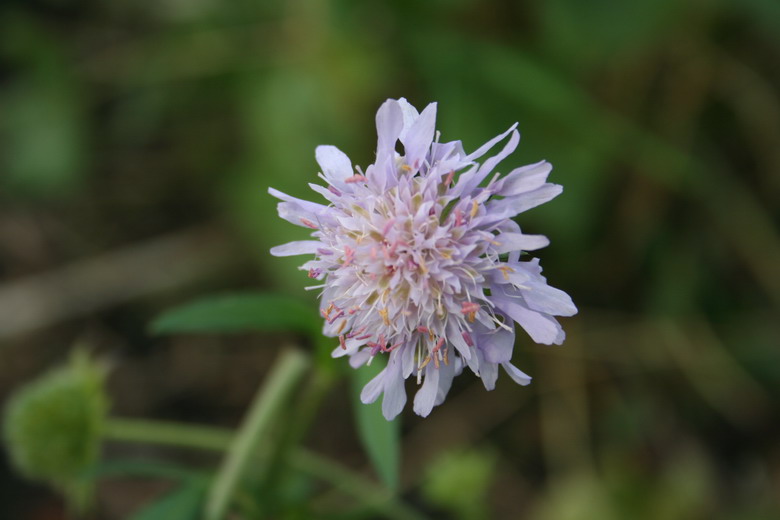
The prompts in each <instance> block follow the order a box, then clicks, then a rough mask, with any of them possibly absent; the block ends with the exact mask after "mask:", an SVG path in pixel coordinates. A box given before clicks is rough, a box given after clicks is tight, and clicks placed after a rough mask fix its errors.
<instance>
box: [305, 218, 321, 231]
mask: <svg viewBox="0 0 780 520" xmlns="http://www.w3.org/2000/svg"><path fill="white" fill-rule="evenodd" d="M301 224H303V225H304V226H306V227H307V228H311V229H319V228H318V227H317V224H315V223H314V222H312V221H311V220H309V219H307V218H303V217H301Z"/></svg>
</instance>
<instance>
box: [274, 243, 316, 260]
mask: <svg viewBox="0 0 780 520" xmlns="http://www.w3.org/2000/svg"><path fill="white" fill-rule="evenodd" d="M322 245H323V244H322V242H318V241H316V240H299V241H297V242H288V243H286V244H282V245H280V246H276V247H272V248H271V254H272V255H273V256H295V255H313V254H314V253H316V252H317V249H318V248H320V247H322Z"/></svg>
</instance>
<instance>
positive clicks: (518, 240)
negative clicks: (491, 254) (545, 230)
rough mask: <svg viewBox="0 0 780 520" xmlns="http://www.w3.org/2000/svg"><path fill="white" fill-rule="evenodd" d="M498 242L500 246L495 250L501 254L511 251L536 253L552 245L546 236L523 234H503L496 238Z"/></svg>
mask: <svg viewBox="0 0 780 520" xmlns="http://www.w3.org/2000/svg"><path fill="white" fill-rule="evenodd" d="M496 242H498V243H499V244H500V245H498V246H495V247H494V248H493V249H494V250H495V251H496V253H499V254H501V253H508V252H510V251H536V250H537V249H541V248H543V247H547V246H548V245H550V241H549V240H548V239H547V237H546V236H544V235H524V234H522V233H501V234H500V235H497V236H496Z"/></svg>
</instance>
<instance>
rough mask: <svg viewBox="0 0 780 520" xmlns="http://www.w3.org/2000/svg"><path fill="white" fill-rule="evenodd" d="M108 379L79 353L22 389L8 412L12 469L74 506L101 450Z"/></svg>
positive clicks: (6, 430)
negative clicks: (42, 484) (50, 488)
mask: <svg viewBox="0 0 780 520" xmlns="http://www.w3.org/2000/svg"><path fill="white" fill-rule="evenodd" d="M105 374H106V370H105V367H104V366H102V365H100V364H98V363H96V362H95V361H93V360H91V359H89V357H87V355H86V354H85V353H84V352H83V351H76V352H75V353H74V354H73V355H72V356H71V359H70V361H69V363H68V364H67V365H65V366H64V367H60V368H57V369H55V370H52V371H50V372H48V373H46V374H44V375H43V376H41V377H39V378H37V379H35V380H33V381H31V382H29V383H27V384H26V385H24V386H22V387H21V388H19V389H18V390H17V391H16V393H15V394H14V395H13V396H12V397H11V398H10V399H9V401H8V404H7V407H6V410H5V417H4V428H3V430H4V431H3V436H4V438H5V439H4V440H5V443H6V446H7V450H8V453H9V455H10V459H11V462H12V463H13V465H14V467H15V468H16V469H17V470H18V472H19V473H21V474H22V475H24V476H25V477H27V478H29V479H31V480H37V481H41V482H44V483H47V484H49V485H52V486H54V487H55V488H57V489H58V490H59V491H61V492H64V493H66V495H68V498H69V499H70V500H71V501H72V503H73V502H76V503H75V504H73V505H76V506H78V505H79V504H78V502H83V499H84V498H85V497H84V479H85V472H86V470H87V469H88V468H89V467H90V466H92V465H93V464H94V463H95V462H96V461H97V458H98V454H99V450H100V437H101V431H102V427H103V423H104V420H105V416H106V412H107V410H108V398H107V397H106V395H105V392H104V389H103V382H104V380H105ZM74 493H76V494H77V496H74Z"/></svg>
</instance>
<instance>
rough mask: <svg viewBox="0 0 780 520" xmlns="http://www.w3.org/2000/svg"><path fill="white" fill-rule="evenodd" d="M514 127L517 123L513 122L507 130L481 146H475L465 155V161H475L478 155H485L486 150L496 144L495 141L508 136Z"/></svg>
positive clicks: (497, 141)
mask: <svg viewBox="0 0 780 520" xmlns="http://www.w3.org/2000/svg"><path fill="white" fill-rule="evenodd" d="M515 128H517V123H515V124H513V125H512V126H510V127H509V130H507V131H506V132H504V133H503V134H501V135H497V136H496V137H494V138H493V139H491V140H490V141H488V142H487V143H485V144H483V145H482V146H480V147H479V148H477V149H476V150H475V151H473V152H471V153H470V154H469V155H467V156H466V160H467V161H475V160H477V159H479V158H480V157H482V156H483V155H485V154H486V153H487V152H488V150H490V149H491V148H493V147H494V146H495V145H496V143H499V142H501V141H502V140H503V139H504V138H505V137H506V136H508V135H509V134H510V133H511V132H513V131H514V129H515Z"/></svg>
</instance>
